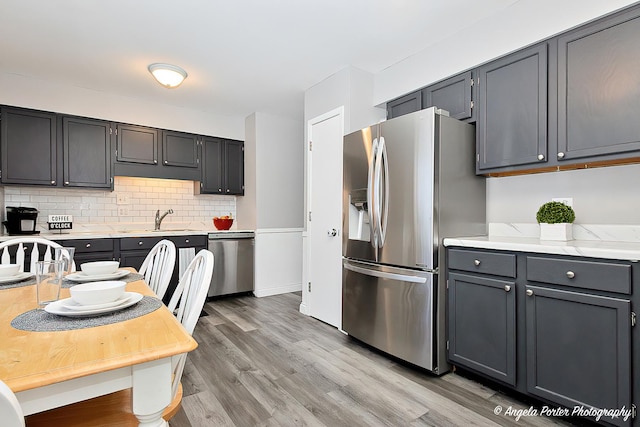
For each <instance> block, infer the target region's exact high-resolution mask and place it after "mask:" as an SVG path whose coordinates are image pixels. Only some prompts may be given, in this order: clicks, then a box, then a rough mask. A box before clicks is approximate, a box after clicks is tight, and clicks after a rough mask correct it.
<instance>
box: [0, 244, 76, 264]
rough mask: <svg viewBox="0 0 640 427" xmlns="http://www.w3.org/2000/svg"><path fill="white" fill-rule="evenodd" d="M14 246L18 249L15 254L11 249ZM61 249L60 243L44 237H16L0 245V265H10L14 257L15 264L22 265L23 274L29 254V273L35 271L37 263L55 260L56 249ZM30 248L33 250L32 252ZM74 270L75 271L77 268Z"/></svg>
mask: <svg viewBox="0 0 640 427" xmlns="http://www.w3.org/2000/svg"><path fill="white" fill-rule="evenodd" d="M14 246H15V247H16V249H15V252H14V251H13V249H10V248H12V247H14ZM61 247H62V246H60V245H59V244H58V243H56V242H54V241H52V240H48V239H44V238H42V237H16V238H14V239H9V240H6V241H4V242H1V243H0V251H2V255H1V256H0V264H10V263H11V259H12V257H13V259H14V263H15V264H18V265H20V272H23V271H24V259H25V254H26V253H27V252H29V255H30V263H29V271H30V272H31V271H35V270H36V261H49V260H51V259H53V257H54V253H55V248H61ZM29 248H31V249H30V251H29ZM41 251H42V252H41ZM73 269H74V270H75V267H74V268H73Z"/></svg>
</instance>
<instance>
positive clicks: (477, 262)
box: [473, 259, 480, 267]
mask: <svg viewBox="0 0 640 427" xmlns="http://www.w3.org/2000/svg"><path fill="white" fill-rule="evenodd" d="M473 264H474V265H475V266H476V267H477V266H479V265H480V260H479V259H476V260H473Z"/></svg>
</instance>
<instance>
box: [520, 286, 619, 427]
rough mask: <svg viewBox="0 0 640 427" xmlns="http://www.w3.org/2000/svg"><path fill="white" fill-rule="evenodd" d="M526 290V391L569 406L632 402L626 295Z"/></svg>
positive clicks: (535, 288) (606, 405) (605, 405)
mask: <svg viewBox="0 0 640 427" xmlns="http://www.w3.org/2000/svg"><path fill="white" fill-rule="evenodd" d="M526 292H527V297H526V322H527V327H526V334H527V337H526V348H527V357H526V359H527V391H529V392H530V393H532V394H535V395H537V396H540V397H542V398H545V399H548V400H549V401H551V402H556V403H558V404H561V405H564V406H566V407H568V408H573V407H574V406H576V405H578V406H579V405H584V406H585V407H594V408H601V409H602V408H611V409H612V408H622V407H623V406H625V407H626V408H630V406H631V405H630V404H631V383H630V382H631V377H630V375H629V372H631V312H630V301H629V300H625V299H617V298H609V297H603V296H597V295H588V294H584V293H577V292H569V291H563V290H557V289H549V288H543V287H537V286H527V291H526ZM607 421H610V420H607ZM621 421H622V420H613V423H614V424H618V423H619V422H621Z"/></svg>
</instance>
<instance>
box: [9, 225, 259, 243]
mask: <svg viewBox="0 0 640 427" xmlns="http://www.w3.org/2000/svg"><path fill="white" fill-rule="evenodd" d="M240 232H250V233H253V232H254V230H235V229H231V230H216V229H215V228H213V229H210V230H195V229H180V230H162V229H161V230H158V231H154V230H146V229H145V230H99V231H98V230H96V231H73V230H71V231H69V232H62V233H60V232H51V233H45V232H41V233H40V234H32V235H22V236H10V235H8V234H4V235H0V242H4V241H6V240H9V239H13V238H16V237H42V238H44V239H49V240H70V239H118V238H123V237H161V236H208V235H209V234H214V235H216V234H218V235H224V234H226V233H240Z"/></svg>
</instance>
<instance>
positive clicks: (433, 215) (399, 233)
mask: <svg viewBox="0 0 640 427" xmlns="http://www.w3.org/2000/svg"><path fill="white" fill-rule="evenodd" d="M475 159H476V154H475V129H474V126H473V125H470V124H467V123H463V122H461V121H458V120H456V119H452V118H450V117H448V116H447V113H446V112H444V111H441V110H438V109H436V108H429V109H426V110H421V111H418V112H415V113H411V114H407V115H405V116H401V117H398V118H395V119H391V120H388V121H385V122H381V123H379V124H377V125H373V126H371V127H368V128H365V129H362V130H360V131H358V132H354V133H352V134H349V135H347V136H345V138H344V191H343V215H342V218H343V224H342V230H343V232H342V236H343V245H342V255H343V270H342V298H343V299H342V328H343V329H344V331H345V332H347V333H348V334H349V335H351V336H353V337H354V338H357V339H358V340H360V341H363V342H365V343H367V344H369V345H371V346H373V347H376V348H378V349H380V350H382V351H384V352H386V353H389V354H390V355H393V356H396V357H398V358H400V359H402V360H405V361H407V362H410V363H412V364H415V365H417V366H420V367H422V368H425V369H428V370H430V371H432V372H434V373H436V374H443V373H445V372H446V371H448V369H449V365H448V364H447V361H446V336H445V332H446V331H445V312H444V310H445V306H446V304H445V296H446V295H445V293H446V283H445V280H444V278H443V273H444V263H445V261H444V250H443V247H442V245H441V243H442V239H443V238H445V237H453V236H476V235H484V234H486V214H485V210H486V209H485V203H486V202H485V179H484V178H483V177H478V176H476V175H475Z"/></svg>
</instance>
